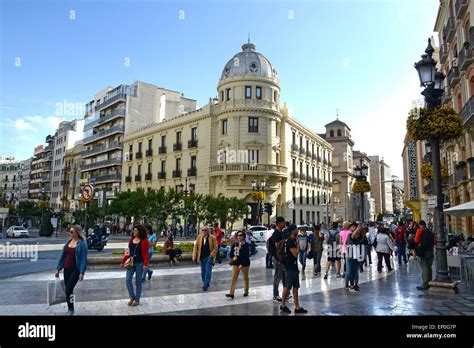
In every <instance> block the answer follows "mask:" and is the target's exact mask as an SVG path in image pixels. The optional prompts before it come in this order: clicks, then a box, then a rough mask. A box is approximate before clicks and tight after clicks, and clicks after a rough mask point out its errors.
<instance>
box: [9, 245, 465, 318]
mask: <svg viewBox="0 0 474 348" xmlns="http://www.w3.org/2000/svg"><path fill="white" fill-rule="evenodd" d="M264 254H265V250H264V249H263V247H259V253H258V254H257V255H256V256H255V257H253V258H252V265H251V269H250V293H249V296H248V297H243V296H242V295H243V290H242V280H241V279H240V280H239V284H238V287H237V291H236V294H235V295H236V297H235V299H234V300H230V299H227V298H226V297H225V294H226V293H227V292H228V290H229V287H230V280H231V271H230V267H229V266H228V265H227V264H226V263H223V264H217V265H216V266H215V267H214V270H213V274H212V281H211V287H210V288H209V290H208V291H207V292H203V291H202V288H201V287H202V284H201V280H200V278H201V277H200V268H199V266H198V265H194V264H190V263H188V264H186V263H184V262H183V263H181V264H180V265H179V266H177V267H169V266H158V267H157V268H156V269H155V273H154V275H153V277H152V279H151V281H147V282H146V283H145V284H144V285H143V292H142V299H141V303H140V306H138V307H128V306H127V304H126V302H128V296H127V290H126V287H125V272H124V271H122V270H109V271H89V272H87V273H86V277H85V280H84V281H83V282H80V283H79V284H78V285H77V287H76V290H75V293H76V301H77V303H76V315H140V314H141V315H144V314H147V315H150V314H158V315H280V313H279V310H278V306H277V304H276V303H275V302H273V301H272V285H271V284H272V280H273V273H272V270H270V269H266V268H265V259H264V256H265V255H264ZM308 262H309V265H308V267H307V269H306V277H305V278H304V279H301V289H300V294H301V303H302V305H303V306H304V307H305V308H306V309H308V311H309V313H308V314H309V315H474V284H471V286H470V287H468V288H466V287H465V285H464V284H460V286H459V289H460V293H459V294H458V295H450V294H436V293H432V292H426V291H425V292H420V291H418V290H416V286H417V285H419V283H420V269H419V265H418V264H417V263H416V262H415V263H414V262H412V261H411V262H410V263H409V264H408V265H401V266H398V265H395V271H394V272H391V273H387V272H385V271H384V272H382V273H380V274H379V273H378V272H377V271H376V269H375V263H374V264H373V265H372V266H371V267H370V268H368V269H366V270H365V271H364V272H363V273H361V274H360V287H361V292H360V293H352V292H348V290H347V289H345V288H344V281H343V280H342V279H339V278H336V276H335V271H334V270H333V271H332V273H331V274H330V277H329V279H328V280H324V279H322V278H321V277H314V276H313V275H312V273H313V268H312V263H311V261H310V260H308ZM323 264H324V263H323ZM53 279H54V278H53V275H52V272H41V273H35V274H29V275H23V276H18V277H13V278H8V279H4V280H1V281H0V294H1V296H0V315H64V314H65V312H66V305H65V304H60V305H54V306H48V305H47V304H46V288H47V283H48V282H49V281H52V280H53ZM292 306H293V304H292V303H291V301H290V304H289V307H290V308H291V307H292Z"/></svg>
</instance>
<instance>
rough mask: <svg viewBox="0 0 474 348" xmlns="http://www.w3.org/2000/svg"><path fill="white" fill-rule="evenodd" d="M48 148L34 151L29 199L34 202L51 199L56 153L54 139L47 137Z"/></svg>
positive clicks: (37, 147) (39, 148)
mask: <svg viewBox="0 0 474 348" xmlns="http://www.w3.org/2000/svg"><path fill="white" fill-rule="evenodd" d="M45 141H46V143H47V145H46V146H43V145H38V146H36V147H35V149H34V157H33V159H32V161H31V171H30V187H29V190H28V199H29V200H33V201H36V202H37V201H39V200H48V201H49V198H50V197H51V178H52V175H51V170H52V162H53V151H54V137H53V136H51V135H48V136H47V137H46V140H45Z"/></svg>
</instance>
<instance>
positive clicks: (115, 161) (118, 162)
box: [81, 157, 122, 171]
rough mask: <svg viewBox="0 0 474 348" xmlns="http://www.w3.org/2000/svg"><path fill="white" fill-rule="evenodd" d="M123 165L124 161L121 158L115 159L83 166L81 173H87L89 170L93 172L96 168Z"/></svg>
mask: <svg viewBox="0 0 474 348" xmlns="http://www.w3.org/2000/svg"><path fill="white" fill-rule="evenodd" d="M121 164H122V159H121V158H120V157H114V158H110V159H108V160H105V161H99V162H94V163H88V164H83V165H81V171H87V170H92V169H96V168H101V167H108V166H115V165H121Z"/></svg>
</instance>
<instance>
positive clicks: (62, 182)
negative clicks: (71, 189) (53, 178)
mask: <svg viewBox="0 0 474 348" xmlns="http://www.w3.org/2000/svg"><path fill="white" fill-rule="evenodd" d="M61 185H63V186H66V185H69V180H61Z"/></svg>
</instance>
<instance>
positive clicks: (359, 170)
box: [354, 158, 369, 223]
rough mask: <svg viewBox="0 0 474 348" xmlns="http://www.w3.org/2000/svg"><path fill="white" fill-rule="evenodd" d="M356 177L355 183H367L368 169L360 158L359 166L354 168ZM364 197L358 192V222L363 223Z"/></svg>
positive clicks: (362, 193)
mask: <svg viewBox="0 0 474 348" xmlns="http://www.w3.org/2000/svg"><path fill="white" fill-rule="evenodd" d="M354 171H355V172H356V175H357V181H363V182H366V181H367V175H368V173H369V167H367V166H366V165H365V164H364V161H363V160H362V158H361V159H360V162H359V165H358V166H356V167H355V168H354ZM364 195H365V193H364V192H363V191H362V192H360V221H361V222H362V223H363V222H364Z"/></svg>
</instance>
